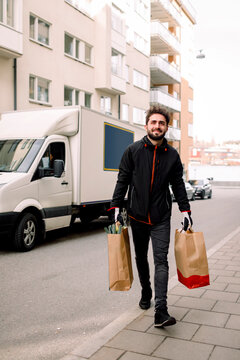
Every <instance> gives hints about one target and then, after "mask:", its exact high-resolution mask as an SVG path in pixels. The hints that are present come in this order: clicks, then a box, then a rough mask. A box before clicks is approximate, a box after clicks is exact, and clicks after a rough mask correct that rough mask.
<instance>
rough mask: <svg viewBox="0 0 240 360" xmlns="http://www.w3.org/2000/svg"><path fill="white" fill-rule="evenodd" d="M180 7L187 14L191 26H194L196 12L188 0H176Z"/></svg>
mask: <svg viewBox="0 0 240 360" xmlns="http://www.w3.org/2000/svg"><path fill="white" fill-rule="evenodd" d="M178 3H179V5H180V7H181V8H182V9H183V11H184V12H185V13H186V14H187V16H188V17H189V18H190V20H191V21H192V23H193V24H196V10H195V9H194V7H193V6H192V4H191V3H190V1H189V0H178Z"/></svg>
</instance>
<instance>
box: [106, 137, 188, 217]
mask: <svg viewBox="0 0 240 360" xmlns="http://www.w3.org/2000/svg"><path fill="white" fill-rule="evenodd" d="M182 175H183V167H182V163H181V160H180V157H179V154H178V152H177V150H175V149H174V148H173V147H172V146H170V145H169V144H168V143H167V141H166V139H165V138H164V139H163V142H162V145H161V146H154V145H153V144H152V143H151V142H150V140H149V139H148V137H147V136H144V137H143V138H142V139H141V140H139V141H136V142H135V143H133V144H131V145H129V146H128V147H127V149H126V150H125V152H124V154H123V156H122V159H121V162H120V166H119V174H118V180H117V184H116V187H115V190H114V193H113V198H112V202H111V207H122V206H123V201H124V198H125V195H126V193H127V190H129V191H128V215H129V216H130V217H132V218H134V219H136V220H138V221H143V222H146V223H148V224H156V223H158V222H159V221H160V220H161V218H162V217H163V216H164V215H166V213H168V212H169V216H170V214H171V208H172V200H171V196H170V191H169V184H171V185H172V190H173V193H174V195H175V198H176V200H177V202H178V206H179V210H180V211H189V210H190V205H189V202H188V199H187V194H186V190H185V185H184V182H183V179H182Z"/></svg>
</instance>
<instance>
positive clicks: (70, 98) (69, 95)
mask: <svg viewBox="0 0 240 360" xmlns="http://www.w3.org/2000/svg"><path fill="white" fill-rule="evenodd" d="M74 95H75V90H74V89H72V88H70V87H67V86H64V106H71V105H75V104H74V98H75V97H74ZM75 101H76V99H75Z"/></svg>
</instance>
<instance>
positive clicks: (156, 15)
mask: <svg viewBox="0 0 240 360" xmlns="http://www.w3.org/2000/svg"><path fill="white" fill-rule="evenodd" d="M151 18H152V20H154V19H159V20H161V22H168V23H169V24H170V25H175V26H181V22H182V16H181V14H180V12H179V11H178V10H177V9H176V8H175V7H174V6H173V5H172V3H171V2H170V1H169V0H151Z"/></svg>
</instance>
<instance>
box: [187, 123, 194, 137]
mask: <svg viewBox="0 0 240 360" xmlns="http://www.w3.org/2000/svg"><path fill="white" fill-rule="evenodd" d="M188 136H190V137H193V124H188Z"/></svg>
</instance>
